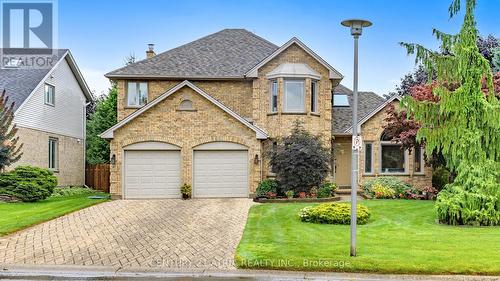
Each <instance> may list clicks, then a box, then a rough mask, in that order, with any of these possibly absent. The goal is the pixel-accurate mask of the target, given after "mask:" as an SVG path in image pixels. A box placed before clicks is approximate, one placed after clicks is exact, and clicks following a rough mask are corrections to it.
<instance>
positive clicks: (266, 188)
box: [256, 179, 279, 197]
mask: <svg viewBox="0 0 500 281" xmlns="http://www.w3.org/2000/svg"><path fill="white" fill-rule="evenodd" d="M278 186H279V185H278V182H277V181H276V180H274V179H265V180H263V181H261V182H260V183H259V186H258V187H257V190H256V194H257V197H269V193H270V192H271V193H274V194H277V193H278Z"/></svg>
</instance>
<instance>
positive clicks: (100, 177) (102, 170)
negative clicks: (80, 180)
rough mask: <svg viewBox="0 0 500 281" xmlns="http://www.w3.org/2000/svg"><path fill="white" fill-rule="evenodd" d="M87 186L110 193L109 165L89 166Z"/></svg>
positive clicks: (86, 168)
mask: <svg viewBox="0 0 500 281" xmlns="http://www.w3.org/2000/svg"><path fill="white" fill-rule="evenodd" d="M85 184H86V185H87V186H90V187H92V188H94V189H97V190H102V191H104V192H109V164H95V165H87V166H86V167H85Z"/></svg>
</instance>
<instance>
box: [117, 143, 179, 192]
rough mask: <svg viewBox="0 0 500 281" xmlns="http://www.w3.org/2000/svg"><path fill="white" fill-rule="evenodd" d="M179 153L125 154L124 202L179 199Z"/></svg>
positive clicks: (152, 151)
mask: <svg viewBox="0 0 500 281" xmlns="http://www.w3.org/2000/svg"><path fill="white" fill-rule="evenodd" d="M180 155H181V153H180V151H161V150H151V151H148V150H137V151H125V171H124V172H125V174H124V180H125V194H124V195H125V199H134V198H180V197H181V194H180V175H181V173H180V168H181V164H180V163H181V157H180Z"/></svg>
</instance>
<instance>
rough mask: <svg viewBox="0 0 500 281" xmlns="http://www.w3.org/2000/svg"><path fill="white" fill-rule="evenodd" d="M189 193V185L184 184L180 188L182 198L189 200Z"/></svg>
mask: <svg viewBox="0 0 500 281" xmlns="http://www.w3.org/2000/svg"><path fill="white" fill-rule="evenodd" d="M191 193H192V188H191V185H189V184H187V183H185V184H183V185H182V186H181V194H182V198H184V199H188V198H191Z"/></svg>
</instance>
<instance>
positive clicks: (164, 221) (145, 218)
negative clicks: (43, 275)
mask: <svg viewBox="0 0 500 281" xmlns="http://www.w3.org/2000/svg"><path fill="white" fill-rule="evenodd" d="M251 205H252V202H251V200H249V199H198V200H186V201H183V200H176V199H169V200H118V201H111V202H106V203H102V204H99V205H96V206H92V207H89V208H86V209H83V210H80V211H78V212H75V213H72V214H69V215H66V216H63V217H60V218H57V219H54V220H51V221H49V222H45V223H42V224H40V225H37V226H34V227H32V228H29V229H26V230H23V231H20V232H17V233H14V234H11V235H8V236H5V237H1V238H0V264H47V265H102V266H115V267H123V268H125V267H168V268H212V269H215V268H217V269H229V268H233V267H234V266H233V259H234V253H235V249H236V246H237V245H238V242H239V240H240V238H241V235H242V233H243V229H244V227H245V223H246V219H247V214H248V209H249V208H250V206H251Z"/></svg>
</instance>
